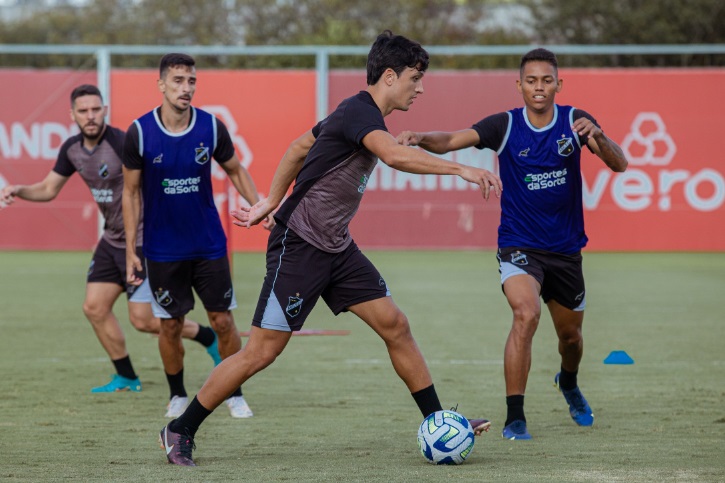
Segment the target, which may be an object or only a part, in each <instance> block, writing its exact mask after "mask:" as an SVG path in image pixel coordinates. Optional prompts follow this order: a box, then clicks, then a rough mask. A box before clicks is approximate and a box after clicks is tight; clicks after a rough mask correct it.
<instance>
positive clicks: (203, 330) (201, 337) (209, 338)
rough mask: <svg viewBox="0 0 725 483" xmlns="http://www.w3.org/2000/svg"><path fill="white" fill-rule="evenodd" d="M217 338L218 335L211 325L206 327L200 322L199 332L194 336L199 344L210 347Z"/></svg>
mask: <svg viewBox="0 0 725 483" xmlns="http://www.w3.org/2000/svg"><path fill="white" fill-rule="evenodd" d="M215 338H216V335H215V334H214V331H213V330H212V329H211V327H206V326H204V325H201V324H199V332H197V333H196V335H195V336H194V340H195V341H197V342H198V343H199V344H201V345H203V346H204V347H209V346H210V345H212V344H213V343H214V339H215Z"/></svg>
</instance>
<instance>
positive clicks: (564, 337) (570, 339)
mask: <svg viewBox="0 0 725 483" xmlns="http://www.w3.org/2000/svg"><path fill="white" fill-rule="evenodd" d="M582 340H583V339H582V332H581V329H572V330H565V331H561V332H559V342H561V343H562V344H564V345H565V346H569V347H576V346H579V345H580V344H581V343H582Z"/></svg>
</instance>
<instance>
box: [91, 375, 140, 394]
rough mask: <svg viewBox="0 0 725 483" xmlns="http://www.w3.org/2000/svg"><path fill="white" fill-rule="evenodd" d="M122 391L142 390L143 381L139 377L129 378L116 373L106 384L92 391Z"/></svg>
mask: <svg viewBox="0 0 725 483" xmlns="http://www.w3.org/2000/svg"><path fill="white" fill-rule="evenodd" d="M121 391H131V392H140V391H141V381H139V379H138V377H137V378H136V379H129V378H127V377H123V376H119V375H118V374H114V375H112V376H111V381H110V382H109V383H108V384H106V385H105V386H98V387H94V388H92V389H91V392H93V393H99V392H121Z"/></svg>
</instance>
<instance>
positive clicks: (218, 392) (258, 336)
mask: <svg viewBox="0 0 725 483" xmlns="http://www.w3.org/2000/svg"><path fill="white" fill-rule="evenodd" d="M291 335H292V332H283V331H278V330H269V329H262V328H259V327H255V326H253V327H252V331H251V333H250V335H249V339H248V340H247V344H246V346H245V347H244V350H242V351H239V352H237V353H235V354H233V355H232V356H230V357H227V358H226V359H224V360H223V361H222V363H221V364H219V365H218V366H217V367H215V368H214V370H213V371H212V372H211V374H209V377H208V378H207V380H206V382H205V383H204V385H203V386H202V388H201V389H200V390H199V393H198V394H197V395H196V397H195V398H194V399H193V400H192V401H191V403H190V404H189V406H188V407H187V408H186V410H185V411H184V413H183V414H181V415H180V416H179V417H178V418H177V419H174V420H173V421H171V422H170V423H169V424H168V425H167V426H165V427H164V428H163V429H162V430H161V434H160V436H159V441H160V443H161V445H162V448H164V449H165V450H166V458H167V459H168V461H169V462H170V463H173V464H176V465H181V466H195V464H194V461H193V460H192V457H191V451H192V449H193V448H194V447H195V445H194V437H195V436H196V432H197V430H198V429H199V426H201V424H202V423H203V422H204V420H205V419H206V418H207V417H208V416H209V415H210V414H211V413H212V412H213V411H214V410H215V409H216V408H217V407H219V406H220V405H221V404H222V403H223V402H224V401H225V400H226V399H227V398H228V397H229V395H230V394H231V393H232V392H233V391H234V390H235V389H236V388H238V387H240V386H241V385H242V384H243V383H244V382H246V381H247V380H248V379H249V378H250V377H252V376H253V375H254V374H256V373H257V372H259V371H261V370H262V369H264V368H265V367H267V366H269V365H270V364H271V363H272V362H274V360H275V359H276V358H277V356H279V355H280V354H281V353H282V351H283V350H284V348H285V347H286V346H287V343H288V342H289V339H290V337H291Z"/></svg>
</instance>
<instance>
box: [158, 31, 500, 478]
mask: <svg viewBox="0 0 725 483" xmlns="http://www.w3.org/2000/svg"><path fill="white" fill-rule="evenodd" d="M427 67H428V53H427V52H426V51H425V50H424V49H423V48H422V47H421V46H420V44H418V43H417V42H413V41H411V40H408V39H407V38H405V37H402V36H399V35H393V34H392V33H391V32H390V31H385V32H383V33H382V34H381V35H380V36H378V38H377V40H376V41H375V43H374V44H373V46H372V48H371V50H370V54H369V55H368V63H367V84H368V88H367V89H366V90H364V91H361V92H359V93H358V94H356V95H354V96H352V97H350V98H348V99H345V100H344V101H342V103H340V105H339V106H338V107H337V109H335V111H334V112H333V113H332V114H330V115H329V116H328V117H327V118H326V119H324V120H323V121H321V122H319V123H318V124H317V125H316V126H314V127H313V128H312V129H311V130H309V131H307V132H306V133H304V134H303V135H302V136H300V137H299V138H298V139H296V140H295V141H293V142H292V143H291V145H290V146H289V148H288V149H287V152H286V153H285V154H284V156H283V157H282V160H281V161H280V163H279V166H278V167H277V171H276V173H275V175H274V178H273V180H272V186H271V188H270V195H269V197H268V198H267V199H266V200H263V201H261V202H259V203H257V204H256V205H254V206H252V207H251V208H249V209H242V210H241V211H239V212H233V213H232V214H233V216H234V217H235V218H236V220H235V222H234V223H235V224H237V225H240V226H245V227H249V226H251V225H255V224H257V223H259V222H260V221H262V220H264V219H265V218H266V217H267V216H268V215H269V213H272V211H273V210H275V209H276V208H277V207H278V205H279V204H280V203H282V199H283V197H284V195H285V193H286V192H287V189H288V188H289V186H290V185H291V184H292V182H293V181H295V185H294V189H293V190H292V194H291V195H290V196H289V198H288V199H287V200H286V201H284V203H282V206H281V207H280V208H279V210H278V211H277V213H276V214H275V218H276V220H277V226H276V227H275V229H274V230H273V231H272V233H271V234H270V237H269V243H268V247H267V275H266V277H265V279H264V283H263V285H262V292H261V295H260V298H259V302H258V304H257V310H256V312H255V314H254V318H253V321H252V331H251V335H250V337H249V341H248V343H247V345H246V346H245V348H244V350H243V351H241V352H238V353H237V354H235V355H234V356H232V357H230V358H229V359H226V360H224V361H223V362H222V363H221V364H220V365H219V366H217V368H216V369H215V370H214V371H212V373H211V375H210V376H209V378H208V379H207V381H206V383H205V384H204V386H203V387H202V388H201V390H200V391H199V393H198V394H197V396H196V397H195V398H194V400H193V401H192V402H191V404H190V405H189V407H188V408H187V410H186V411H185V412H184V414H182V415H181V417H180V418H178V419H176V420H174V421H171V422H170V423H169V425H168V426H166V427H165V428H163V429H162V430H161V442H162V444H163V447H164V448H165V449H166V455H167V458H168V460H169V462H171V463H174V464H177V465H186V466H193V465H194V461H193V460H192V455H191V450H192V448H194V435H195V433H196V431H197V429H198V428H199V425H200V424H201V423H202V422H203V421H204V419H205V418H206V417H207V416H208V415H209V414H211V412H212V411H213V410H214V409H215V408H216V407H217V406H219V405H220V404H221V403H222V401H223V400H224V397H225V394H227V393H228V392H229V391H230V390H231V389H232V388H233V387H235V386H237V385H239V384H241V383H243V382H244V381H246V380H247V379H249V378H250V377H252V376H253V375H254V374H256V373H257V372H259V371H261V370H262V369H264V368H265V367H267V366H269V365H270V364H271V363H272V362H274V360H275V359H276V358H277V356H279V355H280V354H281V353H282V351H283V350H284V348H285V346H286V345H287V343H288V342H289V340H290V336H291V335H292V332H293V331H298V330H300V329H301V328H302V325H303V324H304V322H305V319H306V318H307V316H308V315H309V314H310V311H311V310H312V308H313V307H314V305H315V303H316V302H317V300H318V299H319V298H320V297H322V299H323V300H324V301H325V303H326V304H327V306H328V307H329V308H330V309H331V310H332V312H333V313H335V314H339V313H340V312H344V311H350V312H352V313H353V314H355V315H357V316H358V317H359V318H361V319H362V320H363V321H364V322H365V323H366V324H367V325H369V326H370V327H371V328H372V329H373V330H374V331H375V332H376V333H377V334H378V335H379V336H380V337H381V338H382V339H383V340H384V341H385V345H386V347H387V350H388V354H389V356H390V360H391V361H392V363H393V367H394V368H395V371H396V373H397V374H398V376H399V377H400V378H401V379H402V380H403V382H404V383H405V385H406V386H407V387H408V390H409V391H410V392H411V394H412V396H413V399H414V400H415V402H416V404H417V405H418V408H419V409H420V412H421V413H422V414H423V416H424V417H425V416H428V415H429V414H431V413H433V412H435V411H438V410H441V409H442V408H441V403H440V402H439V400H438V395H437V394H436V391H435V388H434V387H433V382H432V379H431V375H430V372H429V371H428V367H427V365H426V362H425V360H424V358H423V355H422V354H421V352H420V350H419V349H418V345H417V344H416V342H415V339H414V338H413V335H412V334H411V330H410V325H409V323H408V319H407V318H406V316H405V314H403V312H402V311H401V310H400V309H399V308H398V307H397V306H396V305H395V303H394V302H393V299H392V298H391V297H390V291H389V290H388V287H387V285H386V283H385V280H384V279H383V277H382V276H381V275H380V273H379V272H378V270H377V269H376V268H375V267H374V266H373V264H372V263H371V262H370V261H369V260H368V259H367V258H366V257H365V256H364V255H363V254H362V252H360V250H359V249H358V247H357V245H356V244H355V242H354V241H353V240H352V238H351V236H350V232H349V230H348V224H349V223H350V220H351V219H352V218H353V216H354V215H355V213H356V211H357V209H358V206H359V204H360V201H361V199H362V196H363V193H364V192H365V187H366V184H367V181H368V179H369V177H370V175H371V174H372V172H373V168H374V167H375V165H376V163H377V161H378V158H380V159H381V160H382V161H383V162H384V163H386V164H388V165H389V166H391V167H392V168H395V169H399V170H401V171H406V172H410V173H420V174H448V175H457V176H460V177H461V178H463V179H465V180H466V181H469V182H471V183H476V184H478V185H479V186H480V187H481V190H482V193H483V196H484V198H486V199H488V197H489V195H490V193H491V192H492V191H494V192H495V193H496V194H497V195H499V194H500V192H501V180H500V179H499V178H498V177H497V176H496V175H494V174H493V173H491V172H489V171H486V170H484V169H478V168H474V167H470V166H465V165H461V164H458V163H453V162H449V161H444V160H442V159H439V158H437V157H434V156H431V155H429V154H427V153H425V152H424V151H422V150H418V149H413V148H410V147H406V146H401V145H399V144H398V143H397V142H396V140H395V138H394V137H393V136H392V135H391V134H390V133H388V130H387V128H386V126H385V120H384V118H385V116H387V115H388V114H390V113H391V112H393V111H395V110H400V111H407V110H408V109H409V108H410V105H411V104H412V103H413V101H414V100H415V98H416V97H417V96H419V95H420V94H422V93H423V84H422V79H423V74H424V72H425V70H426V69H427ZM471 424H472V426H473V428H474V429H475V431H476V432H477V433H481V432H482V431H485V430H487V429H488V427H489V425H490V423H489V422H488V421H487V420H481V419H479V420H472V421H471Z"/></svg>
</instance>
